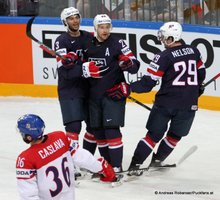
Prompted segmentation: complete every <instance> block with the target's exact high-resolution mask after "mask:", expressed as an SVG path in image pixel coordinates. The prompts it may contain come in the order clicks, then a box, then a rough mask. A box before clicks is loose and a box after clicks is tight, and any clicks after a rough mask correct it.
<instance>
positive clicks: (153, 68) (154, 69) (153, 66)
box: [148, 62, 160, 72]
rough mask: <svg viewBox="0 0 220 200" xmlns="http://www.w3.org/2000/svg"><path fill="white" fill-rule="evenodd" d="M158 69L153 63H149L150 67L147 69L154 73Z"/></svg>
mask: <svg viewBox="0 0 220 200" xmlns="http://www.w3.org/2000/svg"><path fill="white" fill-rule="evenodd" d="M159 67H160V66H159V65H158V64H156V63H154V62H150V65H149V67H148V68H149V69H151V70H153V71H155V72H156V71H158V69H159Z"/></svg>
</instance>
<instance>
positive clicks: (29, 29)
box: [26, 17, 68, 61]
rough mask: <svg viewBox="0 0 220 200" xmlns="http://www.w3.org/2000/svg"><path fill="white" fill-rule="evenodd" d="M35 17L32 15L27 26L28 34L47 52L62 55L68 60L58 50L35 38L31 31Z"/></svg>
mask: <svg viewBox="0 0 220 200" xmlns="http://www.w3.org/2000/svg"><path fill="white" fill-rule="evenodd" d="M34 19H35V17H32V18H31V19H29V21H28V23H27V26H26V35H27V36H28V37H29V38H31V39H32V40H34V41H35V42H37V43H38V44H39V45H40V48H41V49H43V50H44V51H46V52H47V53H49V54H50V55H52V56H58V57H60V58H61V59H62V60H66V61H67V60H68V59H67V58H64V57H63V56H62V55H60V54H59V53H57V52H56V51H54V50H52V49H51V48H50V47H48V46H46V45H45V44H43V43H42V42H40V41H39V40H38V39H37V38H35V37H34V36H33V35H32V33H31V26H32V24H33V21H34Z"/></svg>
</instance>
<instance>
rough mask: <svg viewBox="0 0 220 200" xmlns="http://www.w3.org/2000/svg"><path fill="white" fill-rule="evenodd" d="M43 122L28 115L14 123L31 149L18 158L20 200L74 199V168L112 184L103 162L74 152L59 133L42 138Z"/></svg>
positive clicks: (110, 172)
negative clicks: (78, 167) (83, 169)
mask: <svg viewBox="0 0 220 200" xmlns="http://www.w3.org/2000/svg"><path fill="white" fill-rule="evenodd" d="M44 128H45V124H44V121H43V120H42V119H41V118H40V117H39V116H37V115H34V114H27V115H24V116H22V117H20V118H19V119H18V121H17V129H18V131H19V132H20V134H21V136H22V138H23V140H24V141H25V142H26V143H28V144H30V147H29V148H28V149H26V150H25V151H23V152H22V153H21V154H20V155H19V156H18V158H17V162H16V174H17V186H18V191H19V195H20V199H21V200H35V199H41V200H48V199H73V200H74V199H75V189H74V180H75V179H74V165H78V166H80V167H82V168H85V169H88V170H90V171H91V172H97V173H99V174H100V175H101V178H100V179H101V180H102V181H105V182H112V181H114V180H115V179H116V177H115V172H114V170H113V168H112V167H111V165H109V164H108V163H107V162H106V161H105V160H104V159H103V158H100V159H98V160H97V159H96V158H95V157H94V156H93V155H92V154H91V153H89V152H88V151H87V150H85V149H80V148H77V149H75V150H74V149H73V148H72V147H71V146H70V139H69V138H68V137H67V136H66V135H65V133H63V132H61V131H54V132H51V133H48V134H44Z"/></svg>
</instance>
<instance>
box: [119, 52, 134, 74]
mask: <svg viewBox="0 0 220 200" xmlns="http://www.w3.org/2000/svg"><path fill="white" fill-rule="evenodd" d="M118 64H119V66H120V68H121V69H122V70H123V71H124V70H128V69H129V68H131V67H132V66H133V61H132V60H131V59H130V58H129V57H128V56H125V55H122V56H119V63H118Z"/></svg>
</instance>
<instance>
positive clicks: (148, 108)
mask: <svg viewBox="0 0 220 200" xmlns="http://www.w3.org/2000/svg"><path fill="white" fill-rule="evenodd" d="M128 99H130V100H131V101H133V102H135V103H136V104H138V105H140V106H142V107H144V108H146V109H147V110H150V111H151V108H150V107H148V106H146V105H145V104H143V103H141V102H140V101H138V100H137V99H135V98H133V97H131V96H128Z"/></svg>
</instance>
